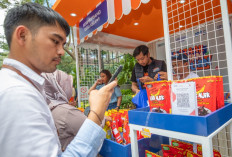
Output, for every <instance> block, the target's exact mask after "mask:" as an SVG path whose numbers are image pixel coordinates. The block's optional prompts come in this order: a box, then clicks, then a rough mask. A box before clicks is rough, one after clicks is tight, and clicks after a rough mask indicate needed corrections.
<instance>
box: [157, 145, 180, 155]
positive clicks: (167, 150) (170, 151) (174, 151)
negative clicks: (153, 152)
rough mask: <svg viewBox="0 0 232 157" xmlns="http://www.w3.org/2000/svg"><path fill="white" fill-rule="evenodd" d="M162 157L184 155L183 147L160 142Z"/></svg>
mask: <svg viewBox="0 0 232 157" xmlns="http://www.w3.org/2000/svg"><path fill="white" fill-rule="evenodd" d="M161 147H162V151H163V157H184V155H183V154H184V149H182V148H178V147H173V146H170V145H166V144H161Z"/></svg>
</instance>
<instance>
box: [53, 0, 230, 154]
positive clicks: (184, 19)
mask: <svg viewBox="0 0 232 157" xmlns="http://www.w3.org/2000/svg"><path fill="white" fill-rule="evenodd" d="M53 9H54V10H56V11H58V12H59V13H60V14H61V15H62V16H64V17H65V19H66V20H67V21H68V23H69V24H70V25H71V26H75V27H76V28H77V29H76V33H75V35H77V38H76V41H75V43H74V44H76V45H77V44H80V43H83V42H84V43H88V42H92V43H98V44H99V43H100V44H106V45H109V46H112V47H113V46H115V45H121V46H122V47H124V46H125V47H130V48H131V49H132V47H133V46H134V47H135V45H136V44H138V45H140V44H146V45H148V46H149V47H150V49H151V50H150V51H152V52H154V54H155V52H156V55H155V56H156V57H157V58H159V59H164V60H166V63H167V68H168V79H169V80H173V76H174V74H173V71H174V69H173V63H172V60H171V58H172V57H173V56H174V57H175V56H177V55H179V54H186V56H187V58H188V60H189V63H190V64H189V66H188V69H189V71H191V72H194V73H196V74H198V75H199V76H200V77H204V76H222V77H223V88H224V91H223V93H224V96H225V98H220V99H223V100H225V102H226V103H231V102H232V101H231V100H232V98H231V97H229V95H231V92H232V68H231V67H232V63H231V62H229V58H232V55H231V53H230V52H232V48H231V45H232V44H231V25H230V22H229V20H230V19H231V17H230V14H231V13H232V2H231V1H229V0H227V1H225V0H220V1H211V0H196V1H191V0H167V1H166V0H162V1H161V0H151V1H149V0H119V1H116V0H115V1H114V0H107V1H100V0H92V1H91V2H89V1H81V2H77V1H74V0H73V1H72V0H70V1H67V0H66V1H62V0H59V1H56V3H55V4H54V6H53ZM73 13H75V14H76V16H71V15H73ZM100 31H101V32H100ZM102 32H103V33H102ZM107 37H109V38H107ZM111 37H112V38H111ZM113 37H114V38H113ZM115 38H116V40H113V39H115ZM111 39H112V40H111ZM164 40H165V41H164ZM115 41H118V42H115ZM129 42H132V43H134V45H131V46H128V45H130V44H128V43H129ZM164 43H165V44H164ZM162 51H165V52H166V53H164V52H162ZM162 54H165V55H162ZM77 65H78V64H77ZM177 74H178V73H177ZM218 109H219V108H218ZM230 110H231V105H229V106H226V107H224V108H222V109H221V110H218V111H215V112H214V113H213V114H211V115H209V116H208V117H203V118H202V117H201V118H200V117H198V116H195V117H194V118H193V119H194V121H195V122H192V123H189V121H180V122H181V123H182V124H183V127H180V128H181V129H182V130H185V128H186V127H188V125H189V124H192V125H193V126H195V125H198V124H196V123H197V122H202V121H205V123H204V124H201V125H202V126H201V127H200V126H197V128H198V130H196V132H201V129H203V130H204V129H205V128H206V130H207V128H208V123H213V122H214V121H215V120H216V121H217V120H218V121H219V122H220V123H218V125H217V126H216V127H214V129H213V130H211V131H210V132H207V133H206V134H204V135H202V134H201V133H200V135H199V134H198V133H196V132H191V131H192V130H191V128H189V129H190V132H189V130H188V129H187V131H184V132H183V131H181V129H180V130H179V129H178V128H175V127H174V128H169V127H168V126H159V123H157V124H156V123H153V122H152V118H151V119H149V118H147V117H154V119H162V120H164V121H163V123H169V120H168V118H169V119H172V118H173V117H172V115H165V114H164V115H161V116H160V115H159V114H153V113H152V114H150V112H148V110H146V111H145V110H138V111H129V123H130V126H131V133H132V139H131V142H132V146H133V147H132V156H138V154H139V152H138V145H137V136H136V134H137V132H136V131H137V130H139V131H142V130H143V129H148V130H150V131H151V133H155V134H157V135H162V136H167V137H172V138H173V137H175V138H177V139H181V140H187V141H192V142H196V143H197V142H198V143H200V144H202V147H203V155H204V156H212V147H214V148H217V150H219V151H220V152H221V154H222V156H231V143H230V141H231V136H230V134H231V130H230V129H229V128H225V126H227V125H228V126H230V125H231V116H230V115H231V114H230V112H228V111H230ZM147 114H148V115H147ZM215 115H219V116H216V117H217V119H213V120H212V121H209V122H207V121H208V120H207V118H209V119H211V116H215ZM223 115H228V116H227V117H224V116H223ZM140 116H141V121H137V120H136V117H140ZM165 117H167V118H165ZM175 117H177V120H178V119H186V118H189V117H183V116H175ZM130 118H132V119H130ZM142 119H144V121H143V120H142ZM190 119H192V118H191V117H190ZM221 120H222V121H223V122H221ZM148 124H150V125H148ZM136 125H139V126H136ZM157 125H158V127H157ZM189 127H190V126H189ZM176 129H177V130H176ZM192 129H193V128H192ZM221 130H222V132H219V131H221ZM159 131H161V132H162V133H158V132H159ZM179 132H181V133H179ZM188 134H189V135H191V136H188ZM200 136H204V137H200ZM198 139H199V141H197V140H198ZM208 139H209V140H208ZM204 140H206V141H207V142H205V143H204V142H203V141H204ZM212 141H213V142H212ZM140 143H141V142H140ZM215 143H216V144H215ZM225 143H226V144H225ZM214 144H215V145H214ZM139 147H141V146H139ZM103 148H104V146H103ZM105 148H106V150H107V149H108V151H110V150H109V149H110V148H109V147H105ZM112 149H113V148H112ZM120 149H122V150H123V149H127V148H120ZM206 149H207V151H206ZM129 151H130V150H129ZM108 155H109V154H108Z"/></svg>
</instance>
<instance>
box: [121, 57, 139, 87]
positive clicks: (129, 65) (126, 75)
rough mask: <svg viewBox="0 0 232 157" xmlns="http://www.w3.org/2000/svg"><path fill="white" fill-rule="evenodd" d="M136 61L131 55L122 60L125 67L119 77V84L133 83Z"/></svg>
mask: <svg viewBox="0 0 232 157" xmlns="http://www.w3.org/2000/svg"><path fill="white" fill-rule="evenodd" d="M135 63H136V60H135V59H134V57H133V56H132V55H131V54H125V55H124V56H123V59H121V60H120V63H119V64H121V65H123V69H122V72H121V73H120V74H119V75H118V84H119V85H122V84H126V83H131V81H130V79H131V75H132V70H133V68H134V66H135Z"/></svg>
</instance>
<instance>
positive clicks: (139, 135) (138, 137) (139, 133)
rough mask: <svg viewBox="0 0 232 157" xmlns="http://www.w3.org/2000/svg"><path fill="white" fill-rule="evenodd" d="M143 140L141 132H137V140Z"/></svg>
mask: <svg viewBox="0 0 232 157" xmlns="http://www.w3.org/2000/svg"><path fill="white" fill-rule="evenodd" d="M142 138H143V135H141V131H138V130H137V140H140V139H142Z"/></svg>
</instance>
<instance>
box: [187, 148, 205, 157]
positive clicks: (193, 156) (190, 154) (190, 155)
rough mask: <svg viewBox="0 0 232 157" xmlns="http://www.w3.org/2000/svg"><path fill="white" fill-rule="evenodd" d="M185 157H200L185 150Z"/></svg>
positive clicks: (200, 156)
mask: <svg viewBox="0 0 232 157" xmlns="http://www.w3.org/2000/svg"><path fill="white" fill-rule="evenodd" d="M186 157H202V155H199V154H196V153H194V152H192V151H189V150H187V151H186Z"/></svg>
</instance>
